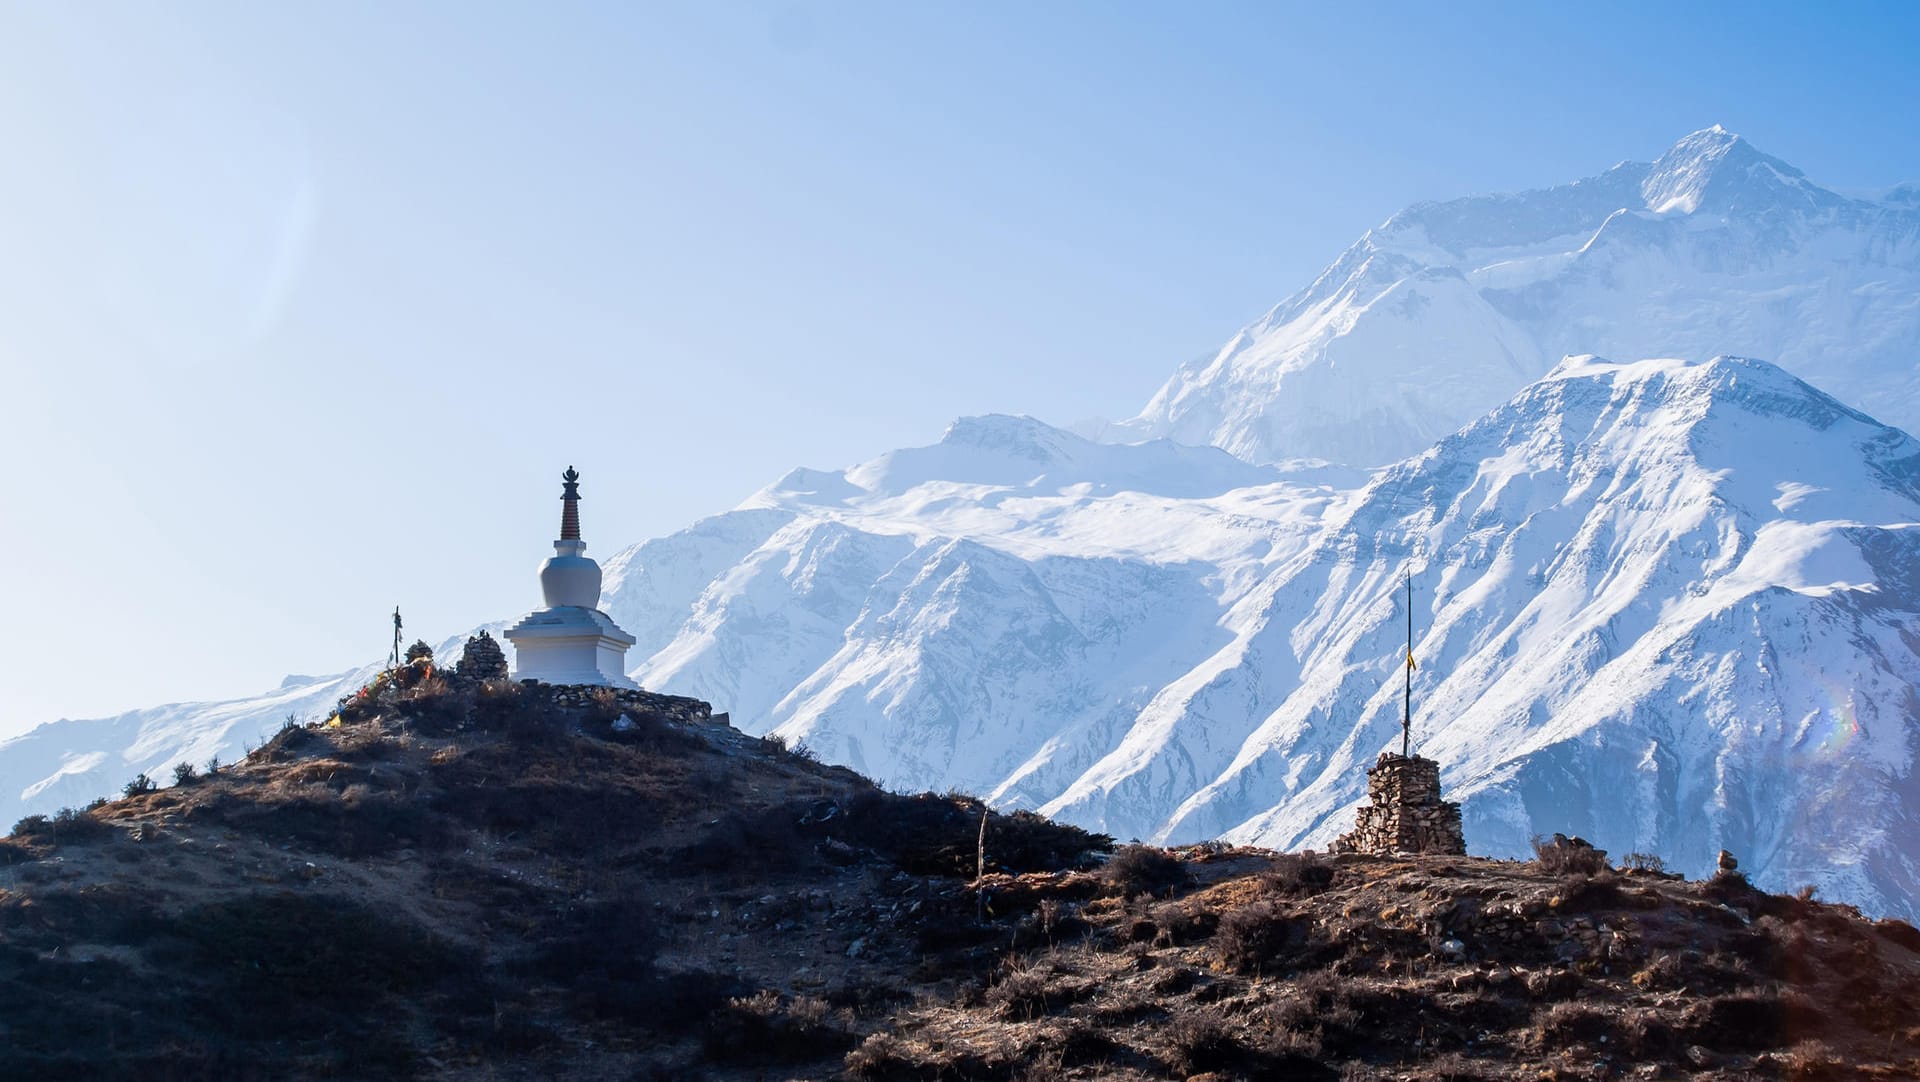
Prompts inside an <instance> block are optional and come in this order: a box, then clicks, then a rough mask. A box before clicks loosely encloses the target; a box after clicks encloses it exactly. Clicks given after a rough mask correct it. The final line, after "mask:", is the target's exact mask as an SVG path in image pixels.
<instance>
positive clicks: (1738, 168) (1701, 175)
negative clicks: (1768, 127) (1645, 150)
mask: <svg viewBox="0 0 1920 1082" xmlns="http://www.w3.org/2000/svg"><path fill="white" fill-rule="evenodd" d="M1640 194H1641V197H1642V198H1643V199H1644V200H1645V202H1646V209H1648V210H1650V211H1652V212H1654V213H1655V214H1668V213H1681V214H1694V213H1700V212H1703V211H1711V212H1714V213H1719V214H1730V215H1739V214H1742V213H1764V212H1766V211H1769V210H1775V209H1780V208H1795V209H1814V208H1818V207H1832V206H1837V205H1839V204H1841V203H1844V202H1845V200H1844V199H1843V198H1842V197H1841V196H1838V195H1836V194H1834V193H1833V192H1829V191H1827V190H1825V189H1823V188H1820V187H1819V186H1817V185H1815V184H1813V183H1812V182H1810V181H1808V180H1807V177H1806V174H1805V173H1802V172H1801V171H1800V170H1799V169H1796V168H1794V167H1793V166H1791V165H1788V164H1787V163H1786V162H1783V161H1781V160H1780V159H1779V158H1775V157H1773V156H1771V155H1769V154H1765V153H1762V152H1761V151H1760V150H1759V149H1758V148H1757V147H1755V146H1754V145H1753V144H1752V143H1749V142H1747V141H1746V140H1745V139H1742V138H1741V137H1740V136H1738V135H1735V134H1733V133H1732V132H1729V131H1727V130H1726V129H1724V128H1722V127H1720V126H1719V125H1718V124H1715V125H1714V126H1713V127H1711V128H1706V129H1704V130H1701V131H1697V132H1694V133H1693V134H1691V135H1688V136H1686V137H1685V138H1683V139H1681V140H1680V141H1679V142H1677V143H1675V144H1674V145H1673V147H1672V148H1671V149H1669V150H1668V151H1667V152H1666V153H1665V154H1663V155H1661V156H1660V158H1659V159H1658V160H1657V161H1655V162H1654V163H1653V166H1652V168H1651V169H1650V170H1649V172H1648V174H1647V178H1646V180H1645V181H1643V182H1642V183H1641V186H1640Z"/></svg>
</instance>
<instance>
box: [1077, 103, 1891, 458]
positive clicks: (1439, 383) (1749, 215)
mask: <svg viewBox="0 0 1920 1082" xmlns="http://www.w3.org/2000/svg"><path fill="white" fill-rule="evenodd" d="M1913 192H1914V189H1913V187H1912V186H1911V185H1908V186H1903V187H1900V188H1895V189H1893V190H1891V191H1889V192H1887V193H1884V194H1883V195H1882V196H1881V197H1880V198H1878V199H1876V200H1864V199H1853V198H1848V197H1845V196H1841V195H1838V194H1836V193H1834V192H1831V191H1828V190H1826V189H1824V188H1822V187H1820V186H1819V185H1817V184H1815V183H1813V182H1812V181H1810V180H1808V179H1807V177H1806V176H1805V174H1803V173H1801V171H1800V170H1798V169H1796V168H1794V167H1793V166H1791V165H1788V164H1787V163H1785V162H1783V161H1780V160H1779V159H1777V158H1772V157H1769V156H1768V155H1766V154H1763V153H1761V152H1760V151H1759V150H1757V149H1755V148H1754V147H1753V145H1752V144H1750V143H1748V142H1747V141H1746V140H1744V139H1741V138H1740V137H1739V136H1737V135H1733V134H1730V133H1728V132H1726V131H1723V130H1722V129H1720V128H1719V127H1717V126H1716V127H1713V128H1709V129H1707V130H1705V131H1699V132H1695V133H1693V134H1692V135H1689V136H1687V137H1686V138H1684V139H1682V140H1680V141H1679V142H1678V143H1676V144H1674V146H1673V147H1672V148H1671V149H1670V150H1668V151H1667V152H1666V153H1665V154H1663V155H1661V157H1660V158H1659V159H1658V160H1657V161H1655V162H1653V163H1652V164H1651V165H1648V164H1646V163H1642V162H1626V163H1622V164H1620V165H1617V166H1614V167H1613V168H1612V169H1609V170H1607V171H1606V172H1605V173H1602V174H1601V175H1599V176H1596V177H1590V178H1588V179H1586V180H1581V181H1577V182H1575V183H1572V184H1567V185H1563V186H1561V187H1557V188H1548V189H1545V190H1542V191H1531V192H1523V193H1520V194H1518V195H1499V196H1477V197H1474V198H1468V199H1456V200H1452V201H1449V202H1443V203H1422V204H1419V205H1417V206H1413V207H1410V208H1408V209H1407V210H1405V211H1402V212H1401V213H1399V214H1396V215H1394V216H1393V217H1392V218H1390V219H1388V220H1387V221H1386V222H1385V223H1384V224H1382V225H1381V226H1380V227H1378V228H1377V229H1374V230H1372V231H1370V232H1369V233H1367V235H1366V236H1364V237H1362V238H1361V239H1360V240H1359V242H1358V243H1356V244H1354V246H1353V247H1352V248H1349V249H1348V250H1347V252H1346V254H1344V255H1343V256H1341V257H1340V259H1339V260H1337V261H1336V262H1335V263H1334V264H1333V265H1332V266H1330V267H1328V268H1327V269H1326V271H1325V272H1323V273H1322V274H1321V275H1320V277H1319V278H1318V279H1317V280H1316V281H1315V282H1314V283H1313V284H1312V285H1310V286H1308V287H1307V288H1306V289H1304V290H1302V291H1300V292H1299V293H1296V294H1294V295H1293V296H1291V297H1289V298H1287V299H1286V300H1285V301H1282V302H1281V303H1280V304H1279V305H1278V306H1277V307H1275V308H1274V309H1273V310H1272V311H1270V312H1268V313H1267V314H1266V315H1265V316H1263V317H1262V318H1261V319H1259V320H1258V321H1257V322H1255V323H1253V324H1252V325H1251V326H1249V327H1247V328H1246V329H1244V330H1242V331H1241V332H1240V333H1238V334H1236V335H1235V336H1234V337H1233V338H1232V339H1231V340H1229V341H1228V342H1227V344H1226V345H1225V346H1223V347H1222V348H1221V349H1220V351H1219V352H1218V353H1216V354H1215V355H1213V356H1212V357H1210V358H1206V359H1202V360H1198V361H1195V362H1192V363H1190V364H1188V365H1186V366H1185V367H1183V368H1181V369H1180V370H1179V371H1178V372H1177V373H1175V374H1174V376H1173V377H1172V378H1171V379H1170V380H1168V381H1167V383H1166V385H1165V386H1163V387H1162V388H1161V389H1160V391H1159V393H1157V394H1156V395H1155V396H1154V397H1153V400H1152V401H1151V402H1149V403H1148V405H1147V407H1146V408H1145V409H1144V410H1142V411H1141V413H1140V414H1139V416H1137V417H1134V418H1133V419H1131V420H1129V421H1125V422H1122V423H1120V424H1118V425H1114V426H1111V427H1110V428H1109V429H1108V431H1107V437H1108V438H1113V439H1119V440H1128V439H1139V438H1142V437H1146V436H1165V437H1169V438H1172V439H1175V440H1179V441H1180V442H1182V443H1191V444H1214V445H1217V446H1220V447H1224V448H1226V449H1227V450H1229V451H1232V452H1233V453H1234V454H1236V455H1239V456H1241V457H1243V458H1247V459H1250V460H1253V461H1271V460H1274V459H1280V458H1287V457H1301V456H1312V457H1319V458H1325V459H1330V460H1333V461H1337V462H1354V463H1365V464H1378V463H1384V462H1391V461H1394V460H1396V459H1399V458H1402V457H1405V456H1407V455H1411V454H1416V453H1418V452H1419V451H1420V450H1421V449H1422V448H1424V447H1426V446H1427V445H1429V444H1431V443H1432V442H1433V441H1435V440H1437V439H1439V438H1440V437H1442V436H1444V435H1446V434H1447V433H1449V432H1452V431H1454V430H1456V429H1458V428H1459V427H1460V426H1462V425H1464V424H1467V423H1468V422H1470V421H1472V420H1473V419H1474V418H1476V417H1478V416H1480V415H1481V414H1483V413H1485V412H1486V411H1488V410H1490V409H1492V408H1493V407H1495V406H1496V405H1498V404H1499V403H1501V402H1503V401H1505V400H1506V398H1507V397H1508V396H1509V395H1511V394H1513V393H1514V392H1515V391H1517V390H1519V389H1520V388H1521V387H1522V386H1524V385H1526V384H1527V383H1530V382H1532V381H1533V380H1534V379H1537V378H1538V377H1539V376H1540V375H1541V374H1542V373H1544V372H1545V371H1546V370H1547V368H1548V367H1549V366H1550V365H1551V364H1553V363H1554V362H1555V361H1557V360H1558V359H1559V358H1560V357H1562V356H1565V355H1568V354H1579V353H1596V354H1600V355H1602V356H1608V357H1683V358H1687V359H1691V360H1705V359H1707V358H1709V357H1713V356H1716V355H1720V354H1737V355H1740V356H1749V357H1765V358H1767V359H1769V360H1772V361H1775V362H1776V363H1778V364H1780V365H1782V366H1783V367H1785V368H1787V369H1788V370H1789V371H1792V372H1794V373H1795V374H1797V375H1799V376H1801V377H1803V378H1805V379H1807V380H1809V381H1810V382H1812V383H1814V384H1816V385H1817V386H1819V387H1821V388H1822V389H1824V390H1827V391H1829V392H1831V393H1833V394H1835V395H1837V396H1838V397H1839V398H1840V399H1842V400H1843V401H1847V402H1851V403H1854V404H1856V405H1860V406H1863V407H1865V408H1867V409H1869V410H1870V411H1871V412H1873V413H1874V415H1875V416H1877V417H1879V418H1881V419H1882V420H1885V421H1887V422H1888V423H1890V424H1894V425H1898V426H1900V427H1903V428H1907V429H1920V202H1917V201H1916V200H1915V199H1914V196H1913Z"/></svg>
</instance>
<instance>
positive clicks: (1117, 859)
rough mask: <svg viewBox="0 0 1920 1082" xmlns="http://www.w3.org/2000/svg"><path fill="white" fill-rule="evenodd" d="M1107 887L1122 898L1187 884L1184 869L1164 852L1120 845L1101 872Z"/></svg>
mask: <svg viewBox="0 0 1920 1082" xmlns="http://www.w3.org/2000/svg"><path fill="white" fill-rule="evenodd" d="M1101 874H1102V875H1103V876H1104V877H1105V878H1106V881H1107V883H1108V885H1109V886H1110V887H1111V888H1112V889H1113V890H1114V891H1115V892H1116V893H1118V894H1119V895H1120V896H1121V897H1123V898H1132V897H1134V896H1135V895H1139V894H1162V893H1167V892H1170V891H1172V890H1174V889H1176V888H1178V887H1181V886H1184V885H1185V884H1186V882H1187V878H1188V877H1187V869H1186V865H1184V864H1182V863H1180V860H1179V858H1177V857H1175V856H1174V855H1173V854H1171V853H1169V852H1167V851H1166V850H1165V849H1161V848H1158V847H1156V846H1151V845H1123V846H1121V847H1120V849H1119V851H1117V852H1115V853H1114V854H1113V857H1112V859H1110V860H1108V861H1107V864H1106V867H1104V868H1102V869H1101Z"/></svg>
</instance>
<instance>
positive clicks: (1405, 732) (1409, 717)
mask: <svg viewBox="0 0 1920 1082" xmlns="http://www.w3.org/2000/svg"><path fill="white" fill-rule="evenodd" d="M1406 669H1407V700H1406V713H1404V714H1402V715H1401V716H1400V757H1401V758H1402V759H1404V758H1406V757H1407V754H1408V751H1409V748H1410V745H1411V742H1412V740H1413V572H1412V571H1411V570H1409V571H1408V572H1407V665H1406Z"/></svg>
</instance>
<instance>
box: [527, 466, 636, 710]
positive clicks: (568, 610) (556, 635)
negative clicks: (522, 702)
mask: <svg viewBox="0 0 1920 1082" xmlns="http://www.w3.org/2000/svg"><path fill="white" fill-rule="evenodd" d="M560 479H561V480H562V481H563V482H565V486H566V487H565V488H564V489H563V490H562V492H561V495H560V499H561V500H562V501H563V507H564V510H562V511H561V513H560V540H558V541H555V542H554V543H553V555H552V556H550V557H548V558H547V562H546V563H543V564H541V565H540V592H541V593H542V594H543V595H545V597H546V601H547V607H546V608H544V609H541V610H540V611H538V612H530V613H528V614H527V615H526V616H525V617H523V618H522V619H521V620H520V622H519V623H517V624H515V625H513V626H512V627H510V628H508V629H507V630H506V632H505V635H506V638H507V641H509V642H511V643H513V654H514V662H513V676H514V679H516V680H539V681H541V682H543V683H547V684H600V685H604V686H607V687H617V688H634V687H639V685H638V684H635V683H634V682H633V681H632V680H629V679H627V648H628V647H630V646H632V645H633V644H634V642H635V640H634V637H633V636H632V635H629V634H627V633H626V632H624V631H622V630H620V625H619V624H616V623H614V622H613V617H611V616H608V615H607V614H606V613H604V612H601V611H600V565H599V564H597V563H594V562H593V561H592V560H590V559H588V558H587V557H586V555H585V553H586V551H587V543H586V542H585V541H582V540H580V474H579V473H578V472H577V471H576V470H575V469H574V468H573V467H572V466H568V467H567V472H566V473H564V474H561V475H560Z"/></svg>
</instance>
